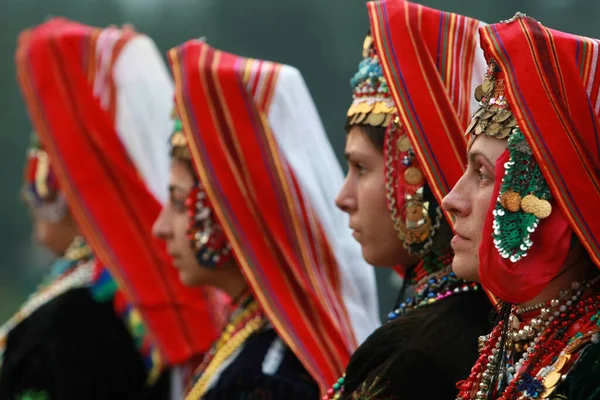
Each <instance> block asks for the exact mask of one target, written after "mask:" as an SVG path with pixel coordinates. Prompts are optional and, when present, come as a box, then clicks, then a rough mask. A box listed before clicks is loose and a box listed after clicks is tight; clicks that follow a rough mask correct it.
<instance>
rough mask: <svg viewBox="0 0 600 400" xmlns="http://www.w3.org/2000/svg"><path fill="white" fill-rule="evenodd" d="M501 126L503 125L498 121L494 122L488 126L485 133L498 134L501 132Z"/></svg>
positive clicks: (489, 134)
mask: <svg viewBox="0 0 600 400" xmlns="http://www.w3.org/2000/svg"><path fill="white" fill-rule="evenodd" d="M501 128H502V125H500V124H499V123H498V122H494V123H493V124H491V125H490V126H488V128H487V129H486V130H485V134H486V135H488V136H496V134H497V133H498V132H500V129H501Z"/></svg>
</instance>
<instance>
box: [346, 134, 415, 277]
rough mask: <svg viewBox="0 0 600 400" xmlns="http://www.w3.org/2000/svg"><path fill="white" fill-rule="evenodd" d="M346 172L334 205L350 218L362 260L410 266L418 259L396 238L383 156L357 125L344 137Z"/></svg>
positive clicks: (378, 263) (389, 265)
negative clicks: (388, 200)
mask: <svg viewBox="0 0 600 400" xmlns="http://www.w3.org/2000/svg"><path fill="white" fill-rule="evenodd" d="M345 156H346V160H347V161H348V173H347V175H346V179H345V181H344V184H343V186H342V188H341V189H340V192H339V193H338V195H337V198H336V205H337V206H338V207H339V208H340V209H341V210H342V211H344V212H346V213H348V215H349V216H350V228H351V229H352V230H353V233H352V235H353V236H354V238H355V239H356V240H357V241H358V242H359V243H360V245H361V248H362V255H363V258H364V259H365V260H366V261H367V262H368V263H369V264H372V265H377V266H385V267H392V266H395V265H401V266H403V267H405V268H406V267H409V266H412V265H414V264H416V263H417V262H418V258H416V257H414V256H411V255H409V254H408V252H407V251H406V249H405V248H404V246H403V245H402V242H401V241H400V239H399V238H398V235H397V233H396V230H395V229H394V225H393V222H392V218H391V215H390V212H389V210H388V206H387V199H386V189H385V173H384V157H383V153H382V151H381V150H379V149H377V148H376V147H375V145H374V144H373V142H371V140H370V139H369V137H368V136H367V134H366V133H365V132H364V131H363V129H362V128H361V127H359V126H355V127H353V128H352V129H351V130H350V131H349V132H348V136H347V138H346V149H345Z"/></svg>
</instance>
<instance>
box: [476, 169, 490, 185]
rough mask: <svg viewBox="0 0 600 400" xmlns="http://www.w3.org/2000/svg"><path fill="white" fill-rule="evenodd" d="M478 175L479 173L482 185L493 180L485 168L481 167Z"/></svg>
mask: <svg viewBox="0 0 600 400" xmlns="http://www.w3.org/2000/svg"><path fill="white" fill-rule="evenodd" d="M477 173H478V175H479V183H480V184H481V185H484V184H486V183H488V182H490V181H491V180H492V177H491V176H490V175H489V174H488V173H487V171H486V170H485V168H483V167H481V168H480V169H479V170H478V171H477Z"/></svg>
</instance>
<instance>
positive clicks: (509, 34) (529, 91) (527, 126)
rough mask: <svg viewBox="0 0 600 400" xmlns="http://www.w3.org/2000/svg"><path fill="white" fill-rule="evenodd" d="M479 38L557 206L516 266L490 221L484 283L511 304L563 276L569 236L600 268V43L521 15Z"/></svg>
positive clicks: (483, 251) (484, 251)
mask: <svg viewBox="0 0 600 400" xmlns="http://www.w3.org/2000/svg"><path fill="white" fill-rule="evenodd" d="M480 34H481V45H482V47H483V49H484V51H485V54H486V58H488V59H493V60H495V62H496V64H497V65H498V67H499V69H500V72H499V77H500V78H502V79H504V86H505V93H506V96H507V99H508V103H509V104H510V107H511V110H512V112H513V114H514V116H515V118H516V120H517V123H518V126H519V127H520V130H521V132H522V133H523V135H524V136H525V138H526V140H527V142H528V143H529V146H530V148H531V150H532V152H533V155H534V157H535V159H536V161H537V163H538V165H539V167H540V168H541V171H542V174H543V175H544V178H545V180H546V182H547V184H548V185H549V187H550V190H551V192H552V196H553V199H554V202H555V203H554V206H555V207H554V209H553V211H552V214H551V215H550V217H549V218H547V219H543V220H540V222H539V227H538V229H537V230H536V231H535V232H534V234H533V235H532V237H531V240H532V242H533V247H532V248H531V250H530V251H529V252H528V256H527V257H525V258H523V259H522V260H520V261H518V262H516V263H510V265H509V262H508V261H506V260H501V259H498V257H497V252H496V251H495V249H494V247H493V245H490V244H489V241H490V240H491V239H490V236H491V235H490V234H491V228H490V227H489V226H488V225H490V226H491V219H490V220H488V221H487V222H486V232H484V243H483V244H482V248H481V252H480V253H481V255H482V265H481V277H482V280H483V281H484V283H485V282H486V281H487V282H488V285H495V287H497V289H496V291H502V292H503V293H506V295H505V297H508V298H504V297H503V298H504V299H505V300H508V301H514V302H519V301H524V300H529V299H531V298H532V297H534V296H535V295H537V294H538V293H539V292H540V291H541V290H542V289H543V287H545V286H546V285H547V284H548V283H549V281H550V280H551V279H552V278H553V277H555V276H556V275H557V274H558V272H559V271H560V269H561V268H562V267H563V262H564V259H565V257H566V254H567V252H568V250H569V246H570V238H571V232H574V233H575V234H576V235H577V237H578V238H579V240H580V241H581V243H582V244H583V245H584V246H585V248H586V249H587V251H588V254H589V256H590V258H591V259H592V261H593V262H594V263H595V264H596V265H598V266H600V249H599V238H600V220H598V218H597V215H596V212H597V208H598V204H599V203H600V185H599V183H600V181H599V177H598V171H600V140H599V139H598V134H599V132H600V129H599V128H600V126H599V123H598V122H599V121H598V112H599V110H600V97H599V87H600V79H598V77H599V76H600V71H599V68H600V67H599V66H598V47H599V45H600V42H599V41H598V40H595V39H589V38H584V37H580V36H575V35H571V34H567V33H563V32H559V31H555V30H552V29H548V28H546V27H544V26H543V25H541V24H540V23H539V22H537V21H535V20H534V19H532V18H527V17H525V16H523V15H521V14H517V16H515V18H513V19H511V20H510V21H507V22H503V23H499V24H494V25H490V26H489V27H484V28H482V29H481V30H480ZM499 169H500V172H501V173H502V171H503V168H499ZM497 195H498V188H496V192H495V195H494V196H497ZM494 199H495V197H494ZM493 206H494V202H492V208H493ZM490 215H491V209H490ZM486 246H487V247H486ZM484 257H485V258H484ZM486 260H488V262H486ZM527 275H528V276H527ZM516 278H520V279H516ZM490 288H491V289H493V288H492V287H490Z"/></svg>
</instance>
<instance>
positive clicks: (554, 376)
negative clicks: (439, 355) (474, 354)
mask: <svg viewBox="0 0 600 400" xmlns="http://www.w3.org/2000/svg"><path fill="white" fill-rule="evenodd" d="M598 281H600V274H598V275H596V276H595V277H593V278H592V279H590V280H588V281H584V282H583V284H580V283H578V282H574V283H573V284H572V285H571V290H570V291H565V292H561V294H560V296H559V297H558V298H557V299H554V300H552V301H550V302H549V303H548V304H546V306H543V307H541V313H540V316H539V317H538V318H534V319H532V320H531V322H530V324H528V325H525V326H523V327H521V326H518V325H516V324H515V325H513V326H511V324H513V323H514V321H515V320H516V318H517V316H516V315H517V310H518V309H517V307H513V309H512V311H511V315H510V317H509V320H508V321H509V324H508V326H505V324H504V322H503V321H501V322H500V323H499V324H498V325H497V326H496V328H494V330H493V331H492V333H491V334H490V335H488V336H483V337H480V339H479V340H480V356H479V359H478V360H477V363H476V364H475V366H474V367H473V368H472V370H471V374H470V375H469V378H468V379H467V380H466V381H462V382H460V383H459V388H460V393H459V395H458V398H457V400H470V399H475V400H483V399H486V398H487V397H488V395H489V394H490V392H491V393H492V394H494V395H495V396H496V397H495V398H497V399H498V400H508V399H514V398H519V399H538V398H542V399H543V398H547V397H548V396H549V395H550V394H551V393H552V392H553V391H554V390H555V388H556V386H558V384H559V383H560V378H561V377H562V373H561V370H563V369H564V368H565V366H566V365H567V362H568V361H569V360H571V358H572V356H571V355H572V354H573V352H574V351H575V350H576V349H577V348H580V347H581V346H583V345H584V344H585V343H588V342H589V341H591V340H593V339H594V338H596V339H597V338H598V331H599V330H600V327H599V326H598V323H597V321H598V318H599V315H600V314H599V310H598V307H599V306H600V295H598V294H591V295H588V296H587V297H582V295H583V293H584V291H585V290H584V289H588V290H589V289H591V288H592V287H594V285H595V284H596V283H597V282H598ZM521 314H522V313H521ZM534 325H535V326H534ZM528 327H529V328H528ZM503 336H504V337H506V340H505V341H504V342H505V344H504V347H503V345H502V341H501V338H502V337H503ZM525 338H527V339H525ZM515 340H516V341H517V342H515ZM524 340H527V342H526V343H525V344H522V345H521V347H519V346H517V345H516V343H519V342H523V341H524ZM519 354H521V356H520V358H519V359H518V361H516V362H514V363H512V362H511V360H513V359H515V358H516V356H518V355H519ZM501 365H506V368H505V369H504V370H503V371H500V372H499V373H498V381H497V382H492V380H493V378H494V375H495V371H497V370H498V368H499V367H500V366H501Z"/></svg>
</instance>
